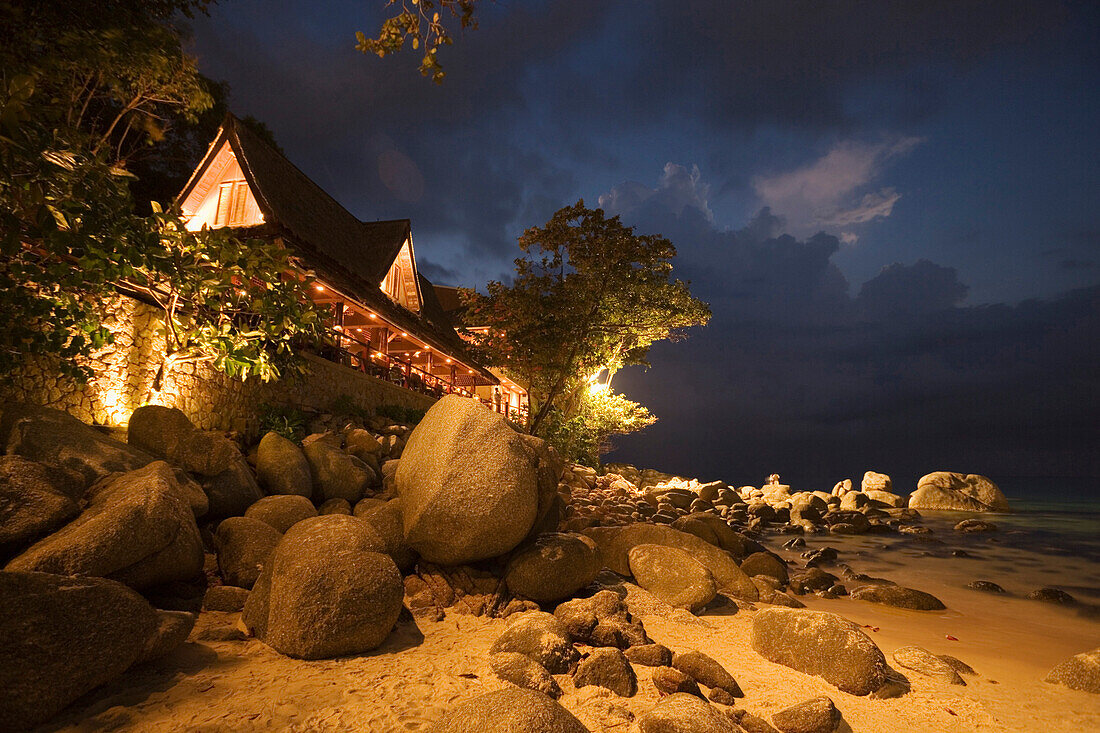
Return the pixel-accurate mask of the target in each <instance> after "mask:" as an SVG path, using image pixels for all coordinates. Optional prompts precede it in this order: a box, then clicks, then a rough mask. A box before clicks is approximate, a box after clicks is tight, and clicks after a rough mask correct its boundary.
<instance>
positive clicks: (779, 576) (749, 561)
mask: <svg viewBox="0 0 1100 733" xmlns="http://www.w3.org/2000/svg"><path fill="white" fill-rule="evenodd" d="M741 570H743V571H744V573H745V575H748V576H749V577H752V576H754V575H767V576H768V577H770V578H775V579H776V580H778V581H779V582H780V583H781V584H786V582H787V580H788V577H787V564H786V563H785V562H783V561H782V560H780V559H779V558H778V557H776V556H775V555H773V554H771V553H770V552H754V553H753V554H751V555H749V556H748V557H746V558H745V559H744V560H743V561H742V562H741Z"/></svg>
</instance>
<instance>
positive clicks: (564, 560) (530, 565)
mask: <svg viewBox="0 0 1100 733" xmlns="http://www.w3.org/2000/svg"><path fill="white" fill-rule="evenodd" d="M601 567H602V564H601V563H600V552H599V550H598V549H597V548H596V543H595V542H593V541H592V540H591V539H590V538H588V537H585V536H583V535H576V534H563V533H557V532H554V533H548V534H540V535H539V536H538V537H536V538H535V541H534V542H532V543H531V544H529V545H525V546H524V547H523V548H522V549H521V550H520V551H519V552H517V553H516V554H515V555H514V556H513V557H512V560H511V561H510V562H509V564H508V569H507V571H506V572H505V574H504V581H505V582H506V583H507V584H508V590H510V591H511V592H512V593H514V594H515V595H517V596H521V597H523V598H530V599H531V600H533V601H539V602H543V603H545V602H550V601H560V600H562V599H563V598H568V597H570V596H571V595H573V594H574V593H576V592H577V591H578V590H580V589H581V588H584V587H585V586H586V585H588V584H589V583H591V582H592V581H593V580H595V579H596V576H597V575H598V574H599V572H600V568H601Z"/></svg>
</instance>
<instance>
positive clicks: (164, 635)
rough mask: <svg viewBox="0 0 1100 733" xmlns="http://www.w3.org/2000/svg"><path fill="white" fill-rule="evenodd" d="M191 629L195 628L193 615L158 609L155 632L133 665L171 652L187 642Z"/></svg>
mask: <svg viewBox="0 0 1100 733" xmlns="http://www.w3.org/2000/svg"><path fill="white" fill-rule="evenodd" d="M193 628H195V614H192V613H187V612H185V611H161V610H159V609H158V610H157V628H156V631H154V632H153V635H152V636H151V637H149V639H148V641H146V642H145V648H144V649H143V650H142V652H141V656H139V657H138V659H137V661H136V662H134V664H145V663H146V662H151V661H153V660H155V659H160V658H161V657H163V656H165V655H166V654H168V653H170V652H172V651H173V650H175V648H176V647H178V646H179V645H180V644H182V643H183V642H185V641H187V637H188V636H190V634H191V630H192V629H193Z"/></svg>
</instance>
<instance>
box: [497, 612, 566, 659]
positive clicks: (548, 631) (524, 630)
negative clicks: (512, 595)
mask: <svg viewBox="0 0 1100 733" xmlns="http://www.w3.org/2000/svg"><path fill="white" fill-rule="evenodd" d="M489 652H490V653H492V654H495V653H497V652H515V653H517V654H523V655H524V656H527V657H529V658H530V659H533V660H534V661H536V662H538V663H539V664H541V665H542V666H543V667H545V668H546V669H547V670H548V671H549V672H550V673H551V674H564V673H566V672H568V671H569V670H570V668H571V667H572V666H573V665H574V664H576V662H577V659H578V657H579V654H578V653H577V650H576V649H574V648H573V639H572V637H571V636H570V634H569V631H568V629H566V627H565V626H564V625H563V624H562V623H561V622H560V621H559V620H558V619H556V618H555V617H554V616H553V615H551V614H549V613H543V612H542V611H530V612H528V613H521V614H518V615H516V616H515V617H513V618H512V619H510V620H509V622H508V626H507V627H506V628H505V629H504V632H503V633H502V634H501V635H500V636H499V637H497V640H496V641H495V642H494V643H493V646H492V647H491V648H490V649H489Z"/></svg>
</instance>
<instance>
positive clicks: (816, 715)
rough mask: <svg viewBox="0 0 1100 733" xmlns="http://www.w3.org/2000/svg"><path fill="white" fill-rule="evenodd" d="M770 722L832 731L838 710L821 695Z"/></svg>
mask: <svg viewBox="0 0 1100 733" xmlns="http://www.w3.org/2000/svg"><path fill="white" fill-rule="evenodd" d="M887 480H889V479H887ZM864 481H866V479H864ZM772 723H774V724H775V727H776V728H778V729H779V730H780V731H781V733H833V731H835V730H836V729H837V727H838V726H839V725H840V711H839V710H837V709H836V706H835V705H833V701H832V700H830V699H829V698H828V697H826V696H824V695H822V696H821V697H815V698H813V699H812V700H806V701H805V702H800V703H798V704H797V705H792V706H791V707H789V708H786V709H785V710H780V711H779V712H778V713H776V714H775V715H773V716H772Z"/></svg>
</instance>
